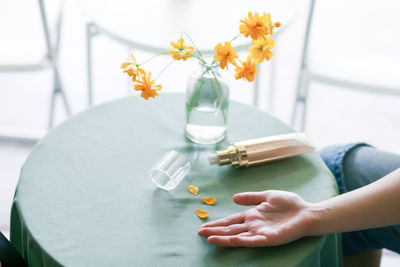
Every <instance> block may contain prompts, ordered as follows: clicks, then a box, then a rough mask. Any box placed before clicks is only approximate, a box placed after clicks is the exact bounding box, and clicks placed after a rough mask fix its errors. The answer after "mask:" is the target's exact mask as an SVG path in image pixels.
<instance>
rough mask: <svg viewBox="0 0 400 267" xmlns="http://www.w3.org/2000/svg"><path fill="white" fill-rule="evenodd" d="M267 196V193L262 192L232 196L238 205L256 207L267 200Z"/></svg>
mask: <svg viewBox="0 0 400 267" xmlns="http://www.w3.org/2000/svg"><path fill="white" fill-rule="evenodd" d="M267 196H268V191H262V192H244V193H239V194H235V195H234V196H233V201H235V203H237V204H239V205H245V206H249V205H258V204H260V203H261V202H264V201H266V200H267Z"/></svg>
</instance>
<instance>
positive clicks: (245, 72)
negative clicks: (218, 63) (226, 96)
mask: <svg viewBox="0 0 400 267" xmlns="http://www.w3.org/2000/svg"><path fill="white" fill-rule="evenodd" d="M240 62H241V63H242V66H241V67H240V66H237V67H236V69H235V72H236V73H235V78H236V80H239V79H241V78H243V79H246V80H247V81H249V82H252V81H254V76H256V74H257V68H256V66H257V65H256V63H255V62H253V59H252V58H251V57H248V58H247V60H246V61H241V60H240Z"/></svg>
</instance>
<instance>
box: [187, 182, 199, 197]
mask: <svg viewBox="0 0 400 267" xmlns="http://www.w3.org/2000/svg"><path fill="white" fill-rule="evenodd" d="M187 189H188V190H189V192H190V193H192V194H193V195H195V196H197V194H198V193H199V188H198V187H197V185H194V184H191V185H189V186H188V187H187Z"/></svg>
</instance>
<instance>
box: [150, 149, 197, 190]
mask: <svg viewBox="0 0 400 267" xmlns="http://www.w3.org/2000/svg"><path fill="white" fill-rule="evenodd" d="M189 171H190V162H189V161H187V160H186V158H185V157H184V156H183V155H182V154H181V153H179V152H177V151H175V150H172V151H169V152H167V153H165V154H164V155H163V156H162V157H161V159H160V160H159V161H158V162H157V163H156V164H155V165H154V166H153V167H152V168H151V170H150V177H151V180H152V181H153V182H154V183H155V184H156V185H157V186H158V187H159V188H161V189H164V190H172V189H174V188H175V187H176V186H177V185H178V184H179V183H180V182H181V181H182V180H183V178H185V176H186V175H187V174H188V172H189Z"/></svg>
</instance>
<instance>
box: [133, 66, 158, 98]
mask: <svg viewBox="0 0 400 267" xmlns="http://www.w3.org/2000/svg"><path fill="white" fill-rule="evenodd" d="M140 76H141V79H138V80H137V81H136V82H137V84H135V85H134V88H135V90H136V91H142V94H141V97H143V98H144V99H146V100H147V99H149V97H153V98H155V97H156V96H158V92H157V91H158V90H161V84H154V83H155V81H154V80H151V72H149V75H147V74H146V72H145V71H142V72H141V75H140Z"/></svg>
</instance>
